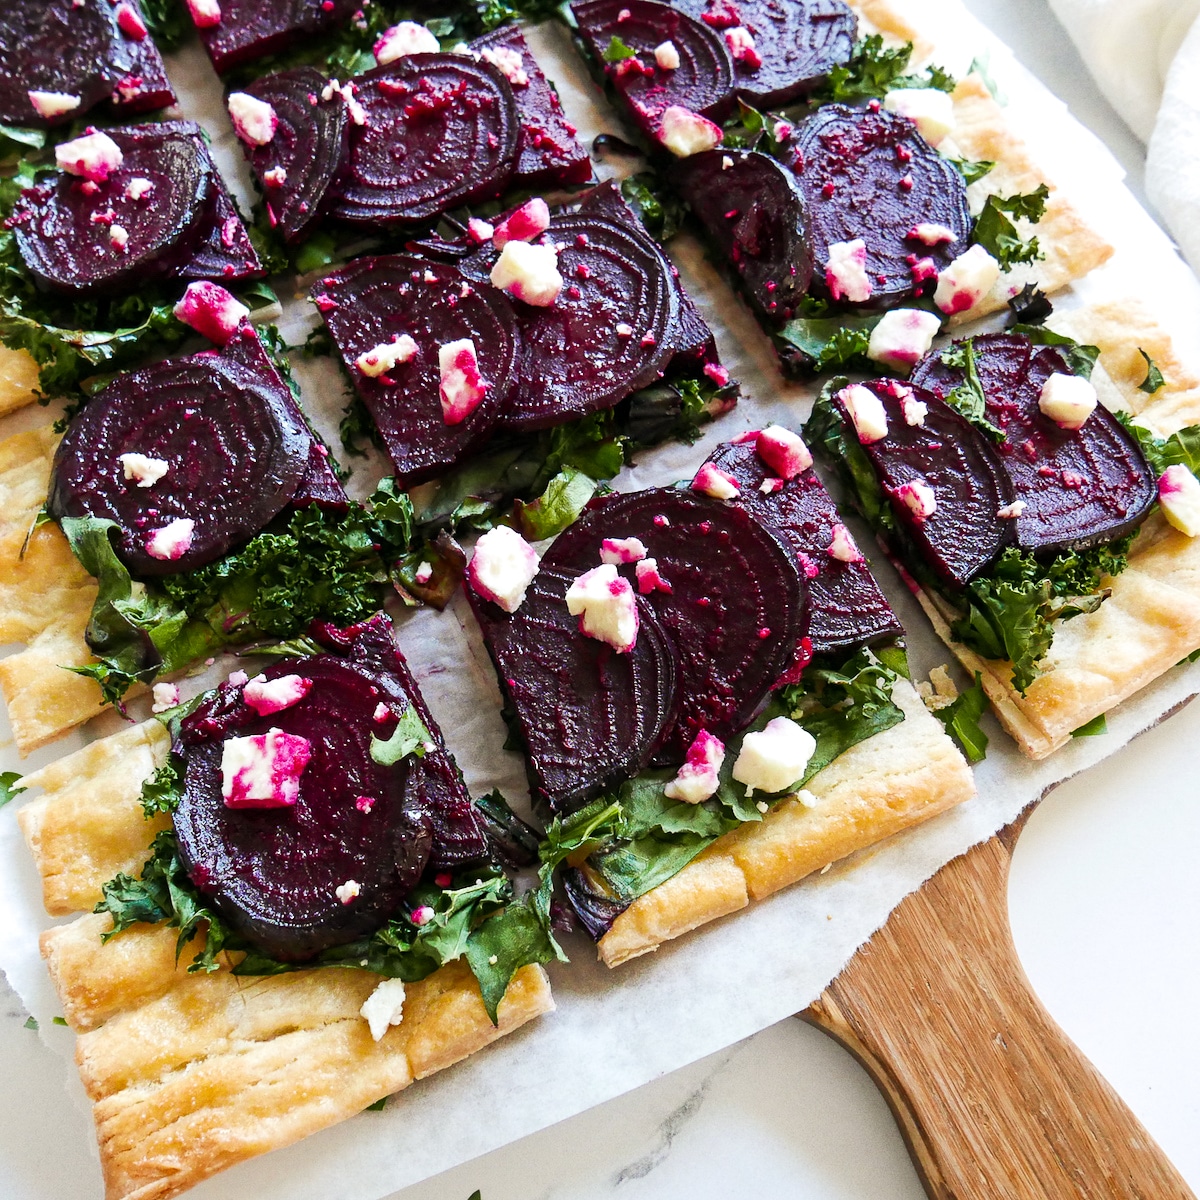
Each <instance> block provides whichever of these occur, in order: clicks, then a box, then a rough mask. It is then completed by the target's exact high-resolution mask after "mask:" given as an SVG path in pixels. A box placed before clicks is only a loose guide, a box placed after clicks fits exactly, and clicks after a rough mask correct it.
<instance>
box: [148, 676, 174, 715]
mask: <svg viewBox="0 0 1200 1200" xmlns="http://www.w3.org/2000/svg"><path fill="white" fill-rule="evenodd" d="M152 694H153V696H154V703H153V704H151V706H150V711H151V712H156V713H162V712H166V711H167V709H169V708H174V707H175V706H176V705H177V704H178V703H179V685H178V684H175V683H156V684H155V685H154V687H153V689H152Z"/></svg>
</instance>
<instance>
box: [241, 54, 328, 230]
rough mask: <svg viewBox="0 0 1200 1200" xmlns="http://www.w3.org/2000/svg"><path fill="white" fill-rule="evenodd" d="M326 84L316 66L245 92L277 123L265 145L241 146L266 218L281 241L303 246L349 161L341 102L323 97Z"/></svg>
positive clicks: (278, 75)
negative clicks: (259, 190)
mask: <svg viewBox="0 0 1200 1200" xmlns="http://www.w3.org/2000/svg"><path fill="white" fill-rule="evenodd" d="M326 83H327V81H326V79H325V76H324V75H322V74H321V72H320V71H318V70H317V69H316V68H315V67H297V68H296V69H295V70H292V71H279V72H277V73H276V74H274V75H267V76H266V77H265V78H263V79H258V80H255V81H254V82H253V83H252V84H250V86H249V87H247V88H246V91H247V92H249V93H250V95H252V96H257V97H258V98H259V99H260V100H265V101H266V102H267V103H268V104H270V105H271V107H272V108H273V109H274V110H275V116H276V117H277V118H278V120H279V124H278V126H277V127H276V129H275V136H274V137H273V138H272V139H271V140H270V141H269V142H268V143H267V144H266V145H265V146H250V145H246V144H244V143H243V146H242V149H243V150H244V151H245V152H246V157H247V158H249V160H250V167H251V169H252V170H253V171H254V175H255V177H256V178H257V180H258V183H259V186H260V187H261V188H262V190H263V196H264V198H265V200H266V206H267V219H268V220H269V221H270V222H271V225H272V226H273V227H275V228H277V229H278V230H279V232H280V233H281V234H282V235H283V239H284V241H286V242H298V241H302V240H303V239H304V238H305V237H306V236H307V235H308V233H309V232H310V231H311V229H312V227H313V225H314V224H315V223H316V222H317V221H319V220H320V219H321V217H322V216H324V215H325V213H326V211H327V210H328V208H329V206H330V204H331V203H332V202H333V196H334V189H335V188H336V186H337V184H338V182H339V181H340V179H341V177H342V174H343V172H344V171H345V170H346V164H347V161H348V160H349V156H350V119H349V116H348V115H347V112H346V102H345V100H344V99H343V97H342V94H341V92H338V91H331V92H329V93H328V95H326V94H325V88H326ZM314 99H315V101H316V103H315V104H314V103H313V100H314Z"/></svg>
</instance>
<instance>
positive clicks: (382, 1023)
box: [358, 979, 404, 1042]
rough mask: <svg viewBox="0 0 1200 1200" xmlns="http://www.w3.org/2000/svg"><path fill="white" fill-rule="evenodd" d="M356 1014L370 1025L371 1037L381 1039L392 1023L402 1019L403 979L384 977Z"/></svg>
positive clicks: (394, 1023) (396, 1023)
mask: <svg viewBox="0 0 1200 1200" xmlns="http://www.w3.org/2000/svg"><path fill="white" fill-rule="evenodd" d="M358 1015H359V1016H360V1017H362V1019H363V1020H364V1021H366V1023H367V1025H368V1026H369V1027H370V1030H371V1037H372V1038H373V1039H374V1040H375V1041H377V1042H378V1041H381V1040H382V1039H383V1035H384V1034H385V1033H387V1031H388V1030H389V1029H390V1028H391V1027H392V1026H393V1025H399V1024H400V1022H401V1021H402V1020H404V980H403V979H384V980H383V981H382V982H381V983H380V984H379V986H378V987H376V989H375V990H374V991H373V992H372V993H371V994H370V995H369V996H368V997H367V998H366V999H365V1000H364V1001H363V1004H362V1007H361V1008H360V1009H359V1010H358Z"/></svg>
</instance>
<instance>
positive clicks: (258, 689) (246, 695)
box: [242, 675, 312, 717]
mask: <svg viewBox="0 0 1200 1200" xmlns="http://www.w3.org/2000/svg"><path fill="white" fill-rule="evenodd" d="M311 689H312V680H311V679H305V678H303V677H302V676H300V675H280V676H279V677H278V678H277V679H268V678H267V677H266V676H265V675H255V677H254V678H253V679H251V680H250V681H249V682H248V683H247V684H246V686H245V688H244V689H243V690H242V699H243V700H245V702H246V703H247V704H248V705H250V707H251V708H252V709H254V711H255V712H256V713H258V715H259V716H260V717H269V716H271V715H272V714H274V713H277V712H283V710H284V709H285V708H291V707H292V705H293V704H299V703H300V701H301V700H303V699H304V697H305V696H307V695H308V693H309V691H310V690H311Z"/></svg>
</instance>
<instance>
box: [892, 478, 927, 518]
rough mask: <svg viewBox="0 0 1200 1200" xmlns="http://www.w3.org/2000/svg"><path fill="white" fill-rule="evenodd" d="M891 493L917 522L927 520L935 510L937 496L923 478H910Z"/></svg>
mask: <svg viewBox="0 0 1200 1200" xmlns="http://www.w3.org/2000/svg"><path fill="white" fill-rule="evenodd" d="M892 495H894V496H895V497H896V499H897V500H899V501H900V503H901V504H903V505H904V506H905V507H906V508H907V509H908V511H909V512H911V513H912V515H913V519H914V520H915V521H917V522H918V523H920V522H921V521H928V520H929V518H930V517H932V516H933V514H934V513H935V512H937V497H936V496H935V495H934V494H933V488H931V487H930V486H929V484H928V483H927V482H926V481H925V480H924V479H910V480H909V481H908V482H907V483H902V484H901V485H900V486H899V487H898V488H896V490H895V491H894V492H893V493H892Z"/></svg>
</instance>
